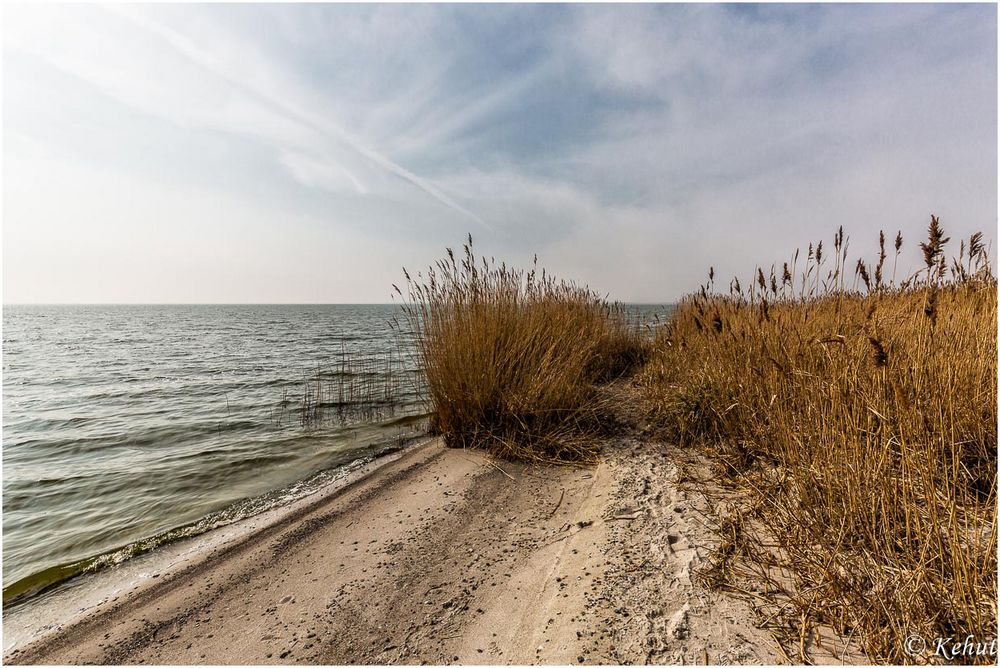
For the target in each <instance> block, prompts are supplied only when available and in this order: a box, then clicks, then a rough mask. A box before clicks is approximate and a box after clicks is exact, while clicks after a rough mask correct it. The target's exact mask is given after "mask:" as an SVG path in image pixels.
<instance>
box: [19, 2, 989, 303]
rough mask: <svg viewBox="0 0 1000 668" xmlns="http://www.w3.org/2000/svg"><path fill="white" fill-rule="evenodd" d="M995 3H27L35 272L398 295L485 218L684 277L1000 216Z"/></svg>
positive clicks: (590, 263) (565, 258) (651, 296)
mask: <svg viewBox="0 0 1000 668" xmlns="http://www.w3.org/2000/svg"><path fill="white" fill-rule="evenodd" d="M996 12H997V9H996V6H995V5H977V6H974V5H965V6H961V5H949V6H943V5H941V6H938V5H906V6H904V5H886V6H860V5H851V6H838V5H813V6H776V5H767V6H751V5H739V6H734V5H728V6H718V5H667V6H651V5H642V6H625V5H617V6H600V5H578V6H554V5H542V6H529V5H508V6H503V5H496V6H484V5H479V6H471V5H469V6H463V5H438V6H415V5H394V6H377V5H368V6H356V5H340V6H337V5H298V6H293V5H246V6H237V5H213V6H196V5H185V6H169V5H155V6H141V7H137V6H121V5H116V6H109V7H92V6H79V5H74V6H65V7H59V8H55V7H49V8H44V7H43V8H39V7H18V6H10V5H7V6H6V7H5V8H4V22H3V190H4V192H3V260H4V266H3V279H4V287H3V298H4V301H5V302H8V303H10V302H384V301H388V299H389V295H390V289H391V284H392V283H393V282H398V281H399V279H400V277H401V267H402V266H404V265H405V266H406V267H408V268H419V267H421V266H426V265H427V264H428V263H430V262H431V261H432V260H433V259H435V258H436V257H438V256H440V255H441V254H442V252H443V249H444V247H445V246H456V245H459V244H460V243H461V241H462V239H463V238H464V236H465V235H466V234H467V233H471V234H472V235H473V238H474V239H475V241H476V245H477V246H478V247H479V248H480V249H481V250H483V251H485V252H486V253H487V254H492V255H496V256H497V257H498V258H499V257H503V258H504V259H506V260H507V261H508V262H509V263H514V264H522V265H523V264H527V263H529V262H530V260H531V257H532V255H533V254H534V253H538V255H539V257H540V261H541V262H542V263H543V264H544V265H545V266H546V267H548V268H549V269H550V270H551V271H553V272H554V273H556V274H557V275H559V276H563V277H566V278H573V279H577V280H579V281H580V282H585V283H589V284H590V285H591V286H592V287H594V288H596V289H598V290H600V291H601V292H604V293H608V294H610V296H611V297H613V298H616V299H621V300H627V301H644V302H662V301H670V300H672V299H674V298H676V297H678V296H679V295H682V294H684V293H686V292H688V291H690V290H693V289H695V288H696V287H697V285H698V284H699V283H700V282H701V281H703V280H704V276H705V273H706V271H707V269H708V267H709V266H710V265H714V266H715V268H716V271H717V273H718V274H720V275H721V276H722V277H725V278H728V277H729V276H732V275H734V274H736V275H740V276H744V277H745V276H746V275H747V274H748V273H749V272H750V271H752V269H753V267H754V266H756V264H757V263H761V264H766V265H769V264H770V263H772V262H780V261H781V260H783V259H785V258H786V257H787V256H789V255H790V254H791V252H792V251H793V250H794V249H795V248H796V247H797V246H804V245H805V244H807V243H808V242H810V241H814V240H816V239H820V238H827V239H829V238H830V237H832V235H833V233H834V231H835V230H836V227H837V226H838V225H841V224H842V225H844V227H845V229H846V231H847V233H848V234H849V235H850V236H851V245H852V246H851V247H852V249H854V250H857V251H859V252H860V251H861V250H866V251H870V250H871V249H872V247H873V245H874V243H875V241H876V239H877V236H878V230H879V228H885V229H886V230H887V231H888V232H889V233H890V234H894V233H895V231H896V230H897V229H901V230H902V231H903V234H904V237H906V238H907V239H908V240H909V241H910V242H911V243H910V244H909V247H910V252H909V254H908V255H907V256H906V262H907V263H909V262H910V261H911V260H912V261H914V262H915V260H916V253H917V251H916V250H915V242H916V241H917V237H918V236H920V234H921V232H922V231H923V229H924V227H925V226H926V223H927V220H928V218H929V215H930V214H931V213H932V212H933V213H937V214H939V215H940V216H941V217H942V222H943V223H944V225H945V228H946V230H947V231H949V232H950V233H951V234H952V236H953V237H955V238H957V237H958V236H967V235H968V234H970V233H971V232H973V231H975V230H979V229H983V230H986V231H987V234H988V236H989V238H990V239H994V238H995V230H996V225H997V65H996V64H997V52H996V45H997V32H996V31H997V15H996Z"/></svg>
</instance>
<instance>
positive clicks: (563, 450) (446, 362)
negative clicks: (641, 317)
mask: <svg viewBox="0 0 1000 668" xmlns="http://www.w3.org/2000/svg"><path fill="white" fill-rule="evenodd" d="M406 276H407V289H406V292H405V294H404V291H403V290H401V289H399V288H396V291H397V293H398V295H399V296H400V297H401V298H402V299H403V309H404V314H405V320H406V322H407V325H408V329H409V330H410V331H412V332H414V333H415V336H416V339H417V350H418V354H419V358H420V362H421V365H422V367H423V369H424V374H425V377H426V382H427V391H428V392H429V395H430V397H429V398H430V402H431V408H432V410H433V413H434V417H433V418H432V429H433V430H435V431H436V432H438V433H440V434H442V435H443V436H444V439H445V443H446V444H447V445H449V446H451V447H482V448H486V449H487V450H488V451H489V452H491V453H492V454H494V455H497V456H500V457H503V458H507V459H520V460H545V461H556V462H569V461H572V462H587V461H593V460H594V459H596V457H597V454H598V452H599V440H598V438H597V436H598V435H599V434H600V433H601V432H602V431H603V430H604V429H606V428H607V427H608V425H609V415H608V411H607V409H608V406H607V405H606V402H605V400H602V399H600V398H599V397H600V393H599V392H598V391H597V385H598V384H600V383H605V382H608V381H611V380H614V379H615V378H618V377H620V376H622V375H623V374H625V373H627V372H628V371H630V370H631V369H632V368H633V367H635V366H636V365H637V364H639V363H641V362H642V361H643V359H644V356H645V352H646V348H645V345H644V343H643V340H642V337H641V335H640V330H639V327H638V323H637V322H632V321H631V320H630V319H629V318H628V317H627V314H626V312H625V310H624V309H623V308H622V307H621V306H618V305H614V304H609V303H608V302H607V301H605V300H604V299H602V298H601V297H600V296H598V295H597V294H595V293H594V292H592V291H590V290H589V289H588V288H586V287H580V286H578V285H575V284H573V283H568V282H565V281H558V280H556V279H555V278H553V277H552V276H551V275H548V274H547V273H546V272H545V270H544V269H541V270H540V269H539V267H538V260H537V257H536V258H535V263H534V266H533V267H532V268H531V270H529V271H527V272H525V271H522V270H516V269H512V268H510V267H508V266H506V264H503V263H501V264H499V265H498V264H497V263H496V262H495V261H493V260H490V261H487V260H486V259H485V258H481V259H480V258H477V257H476V255H475V253H474V250H473V246H472V238H471V237H470V238H469V240H468V242H467V243H466V244H465V245H464V247H463V253H462V254H460V255H459V254H456V253H454V252H453V251H452V250H451V249H448V251H447V257H446V259H443V260H439V261H438V262H437V263H436V264H435V265H434V266H432V267H430V268H429V270H428V271H427V273H426V274H417V276H416V277H412V276H411V275H410V274H406Z"/></svg>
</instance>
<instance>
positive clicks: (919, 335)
mask: <svg viewBox="0 0 1000 668" xmlns="http://www.w3.org/2000/svg"><path fill="white" fill-rule="evenodd" d="M949 242H950V240H949V239H948V238H947V237H946V235H945V233H944V230H943V228H942V227H941V225H940V222H939V221H938V219H937V218H932V220H931V223H930V227H929V229H928V238H927V240H926V241H924V242H922V243H921V249H922V250H923V256H924V263H923V267H922V268H921V269H920V270H919V271H917V272H916V273H915V274H913V275H910V276H908V277H906V278H904V279H900V278H897V275H896V274H897V270H898V269H899V267H898V264H899V262H898V259H899V255H900V252H901V249H902V246H903V239H902V237H901V236H900V235H898V234H897V235H896V237H895V239H893V240H891V241H889V242H888V243H887V239H886V236H885V234H880V235H879V240H878V246H877V249H876V253H875V254H874V255H873V256H872V257H873V258H874V259H873V260H871V259H870V260H869V261H868V262H866V261H865V260H864V259H859V260H856V261H851V260H849V254H848V245H849V243H848V239H847V237H846V236H845V235H844V232H843V229H841V230H839V231H838V232H837V234H836V235H835V237H834V239H833V244H832V249H831V250H829V251H828V250H827V248H825V247H824V245H823V243H822V242H820V243H817V244H815V246H810V247H809V249H808V251H807V252H806V253H805V254H803V256H801V257H800V255H799V253H798V252H796V254H795V255H794V256H793V257H792V258H791V259H790V261H789V262H788V263H784V264H783V265H782V266H781V267H780V268H778V267H777V266H772V267H771V269H770V270H768V271H765V270H764V269H758V270H757V271H756V273H755V275H754V276H753V278H752V280H750V281H747V282H746V283H745V284H741V283H740V282H739V281H738V280H736V279H734V280H733V281H732V282H731V283H730V284H729V285H728V290H726V291H725V292H721V291H719V290H717V289H716V286H715V280H714V279H715V275H714V270H711V271H710V272H709V282H708V283H707V284H706V285H704V286H703V287H702V288H701V289H700V290H699V292H698V293H696V294H694V295H691V296H689V297H687V298H685V299H683V300H682V301H681V303H680V304H678V305H677V308H676V310H675V311H674V312H673V314H672V315H671V317H670V319H669V321H668V322H667V323H665V324H664V325H663V326H660V327H657V328H656V331H655V332H654V334H653V336H642V335H641V334H640V331H639V329H638V327H637V324H636V323H635V322H634V321H631V320H630V319H629V317H628V315H627V311H626V310H625V309H624V308H622V307H621V306H616V305H613V304H609V303H608V302H606V301H605V300H603V299H601V298H600V297H599V296H598V295H597V294H595V293H594V292H592V291H591V290H589V289H588V288H586V287H580V286H578V285H576V284H573V283H567V282H564V281H557V280H556V279H554V278H553V277H552V276H550V275H547V274H546V273H545V271H544V270H542V271H541V272H539V271H538V269H537V260H536V267H535V268H533V269H531V270H530V271H527V272H524V271H520V270H515V269H511V268H509V267H507V266H506V265H505V264H502V263H501V264H499V265H498V264H497V263H496V262H495V261H493V260H490V261H487V260H485V259H477V257H476V256H475V254H474V252H473V248H472V240H471V238H470V239H469V242H468V244H466V245H465V247H464V252H463V254H462V255H461V256H460V257H456V255H455V254H454V253H453V252H452V251H451V250H448V252H447V258H446V259H443V260H441V261H439V262H438V263H437V264H436V265H435V266H434V267H431V268H430V269H429V270H428V271H427V272H426V273H421V274H418V275H416V276H411V275H409V274H407V275H406V278H407V284H406V289H405V291H404V290H402V289H400V288H398V287H397V288H396V290H397V292H398V294H399V295H400V296H401V297H402V298H403V307H404V313H405V319H406V321H407V323H406V325H407V326H406V329H407V330H408V331H410V332H413V333H415V338H416V342H417V346H416V347H417V350H418V355H419V357H420V364H421V366H422V367H423V368H424V371H425V375H426V383H427V390H428V392H429V395H430V396H429V399H430V404H431V408H432V410H433V411H434V413H433V414H434V417H433V423H432V428H433V430H434V431H436V432H437V433H440V434H442V435H443V437H444V439H445V442H446V443H447V444H448V445H450V446H452V447H482V448H486V449H487V450H489V451H490V452H491V453H493V454H495V455H497V456H500V457H503V458H510V459H521V460H533V461H550V462H551V461H558V462H590V461H594V460H595V459H596V458H597V457H598V455H599V452H600V446H601V441H602V438H603V437H604V436H607V435H611V434H614V430H615V428H616V424H617V423H616V419H615V415H616V414H621V412H622V409H623V406H621V405H616V402H623V401H628V402H630V403H632V404H634V403H635V401H636V397H638V402H639V403H640V405H641V413H642V414H643V415H644V416H645V419H646V420H647V421H648V422H649V424H651V425H652V426H653V430H654V433H655V434H656V436H657V438H658V439H659V440H661V441H664V442H670V443H676V444H679V445H681V446H684V447H692V448H696V449H697V450H698V451H699V452H704V453H706V454H708V455H709V459H710V461H712V462H715V464H716V467H717V474H716V475H715V476H713V479H712V480H711V481H710V482H711V485H712V486H713V487H715V488H718V487H719V485H720V484H721V485H722V486H723V487H725V488H726V489H727V490H728V491H727V492H725V499H726V502H727V505H729V506H730V507H733V508H735V510H734V512H731V513H728V514H726V516H725V518H724V521H723V523H722V527H721V528H722V534H723V535H722V539H723V541H722V546H721V547H720V548H719V550H718V551H717V553H716V554H715V555H714V559H713V561H712V565H711V567H710V568H708V569H707V570H705V571H704V572H703V573H702V576H703V577H704V579H705V581H706V582H708V583H709V584H710V585H712V586H716V587H720V588H728V589H730V590H732V591H738V592H741V593H743V594H745V595H749V596H756V597H758V598H759V599H761V601H760V602H762V603H763V606H764V609H769V610H771V612H770V613H769V614H770V616H771V622H770V623H771V625H772V627H773V628H775V629H777V630H778V631H781V632H782V633H783V634H784V637H783V638H782V640H783V641H784V644H785V646H788V647H798V648H800V649H799V651H800V656H798V657H796V660H802V661H805V660H807V658H808V657H807V655H806V650H805V648H806V645H807V642H806V638H807V636H810V634H811V632H812V630H814V629H815V628H818V627H826V628H832V629H833V630H834V631H835V633H836V634H838V635H840V636H841V637H843V638H850V639H851V640H852V641H853V642H854V643H855V644H856V645H860V647H862V648H863V649H864V651H865V652H867V653H868V655H869V656H870V657H871V658H873V659H875V660H882V661H891V662H899V663H909V662H922V661H924V660H925V659H927V658H928V657H927V656H919V655H918V656H911V655H910V654H907V651H906V650H907V648H906V646H905V645H904V640H905V638H907V637H909V636H912V635H920V636H921V637H923V638H925V639H927V640H928V649H927V651H928V652H931V651H933V649H934V647H933V643H930V642H929V641H931V640H932V639H934V638H938V637H944V638H948V637H954V638H958V639H961V640H964V639H965V637H966V636H968V635H972V636H973V637H975V638H977V639H987V640H989V639H992V638H993V636H994V633H995V629H996V623H997V606H996V603H997V576H996V574H997V512H996V511H997V479H996V471H997V338H996V331H997V281H996V277H995V276H994V274H993V272H992V270H991V264H990V260H989V251H988V249H987V248H986V247H985V246H984V244H983V242H982V235H980V234H976V235H974V236H972V237H971V238H970V239H968V240H963V241H961V242H960V244H959V252H958V254H957V256H956V257H953V258H952V259H950V260H948V259H946V258H947V257H948V256H947V254H946V247H947V245H948V244H949ZM887 246H888V247H887ZM626 374H631V377H630V380H629V384H630V385H629V386H630V387H631V388H632V391H630V392H626V393H621V392H603V391H601V385H602V384H603V383H606V382H607V381H610V380H614V379H619V378H621V377H622V376H623V375H626ZM626 396H627V397H628V398H627V399H626V398H625V397H626ZM628 408H629V410H630V411H631V412H632V414H634V413H635V410H634V409H635V406H634V405H630V406H629V407H628ZM967 658H969V659H970V660H971V659H974V658H975V657H967ZM983 658H986V659H990V658H992V657H979V659H983Z"/></svg>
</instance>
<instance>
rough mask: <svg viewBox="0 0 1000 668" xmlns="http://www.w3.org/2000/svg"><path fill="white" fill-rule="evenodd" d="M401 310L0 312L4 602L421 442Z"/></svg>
mask: <svg viewBox="0 0 1000 668" xmlns="http://www.w3.org/2000/svg"><path fill="white" fill-rule="evenodd" d="M632 308H633V309H636V310H637V312H638V313H639V314H640V315H641V316H642V317H643V319H644V320H649V319H650V318H652V317H654V315H655V314H663V313H664V312H665V311H666V310H667V309H664V308H663V307H646V306H642V307H632ZM398 315H399V307H398V306H391V305H274V306H261V305H234V306H219V305H198V306H130V305H129V306H126V305H120V306H5V307H4V310H3V582H4V602H5V603H7V602H10V601H13V600H17V599H19V598H25V597H27V596H29V595H31V594H33V593H36V592H38V591H39V590H42V589H44V588H45V587H48V586H51V585H52V584H54V583H58V582H60V581H63V580H65V579H67V578H69V577H72V576H74V575H77V574H79V573H81V572H86V571H93V570H97V569H100V568H102V567H103V566H105V565H110V564H114V563H118V562H121V561H123V560H125V559H127V558H129V557H131V556H133V555H135V554H138V553H141V552H144V551H147V550H149V549H152V548H153V547H155V546H157V545H159V544H162V543H164V542H167V541H169V540H174V539H176V538H179V537H183V536H189V535H194V534H197V533H201V532H203V531H206V530H208V529H211V528H214V527H216V526H220V525H223V524H227V523H230V522H233V521H235V520H237V519H240V518H243V517H247V516H250V515H253V514H256V513H259V512H261V511H263V510H266V509H268V508H271V507H274V506H276V505H279V504H283V503H288V502H289V501H291V500H294V499H296V498H301V497H302V496H304V495H306V494H309V493H310V492H312V491H314V490H315V489H318V488H319V487H321V486H323V485H324V484H325V483H327V482H328V480H329V476H332V475H334V474H335V472H336V471H337V469H338V467H340V466H343V465H344V464H346V463H349V462H352V461H355V460H357V459H360V458H366V457H372V456H375V455H377V454H379V453H380V452H384V451H388V450H391V449H393V448H395V447H398V443H399V442H400V441H401V440H402V439H403V438H405V437H407V436H411V435H414V434H415V433H417V432H419V430H420V429H422V428H423V424H424V420H423V418H424V417H426V415H425V411H426V408H425V404H424V403H423V402H422V401H421V398H420V396H421V395H420V392H419V389H420V373H419V370H418V369H417V368H416V366H415V361H414V358H413V356H412V354H411V349H410V346H411V344H412V341H411V340H410V339H409V337H408V336H406V334H405V332H404V333H400V332H399V331H398V329H394V328H393V327H391V326H390V321H392V320H393V318H394V316H398Z"/></svg>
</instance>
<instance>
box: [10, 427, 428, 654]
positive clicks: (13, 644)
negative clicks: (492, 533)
mask: <svg viewBox="0 0 1000 668" xmlns="http://www.w3.org/2000/svg"><path fill="white" fill-rule="evenodd" d="M432 438H433V437H431V436H428V435H427V434H418V435H414V436H408V437H405V438H401V439H400V440H399V442H398V443H396V444H386V445H385V446H384V447H382V448H380V449H378V450H377V451H375V452H374V453H370V454H367V455H365V456H363V457H359V458H358V459H356V460H353V461H350V462H347V463H345V464H342V465H340V466H337V467H335V468H332V469H325V470H322V471H318V472H316V473H314V474H312V475H311V476H309V477H307V478H303V479H302V480H299V481H297V482H295V483H292V484H291V485H289V486H287V487H283V488H279V489H276V490H272V491H271V492H268V493H265V494H263V495H261V496H260V497H254V499H258V498H263V497H267V496H271V495H276V496H279V497H280V496H281V495H282V493H283V492H285V491H286V490H288V489H292V488H295V487H298V486H300V485H303V484H305V483H308V482H310V481H313V480H314V479H316V478H318V477H320V476H323V477H325V478H328V479H327V480H325V481H323V482H322V483H321V484H320V485H319V486H317V487H316V488H314V489H311V490H309V491H307V492H306V493H304V494H301V495H300V496H297V497H295V498H292V499H291V500H289V501H285V502H283V503H278V504H276V505H273V506H271V507H268V508H266V509H264V510H262V511H260V512H256V513H254V514H251V515H248V516H245V517H240V518H238V519H235V520H232V521H229V522H225V523H222V524H217V525H215V526H210V527H208V528H205V529H202V530H200V531H197V532H196V533H185V531H186V530H188V529H190V528H193V527H197V526H198V525H200V524H202V523H203V522H205V521H206V520H209V519H211V518H212V517H213V516H215V515H218V514H221V513H223V512H225V511H226V510H227V509H228V508H229V507H228V506H227V508H224V509H221V510H220V511H216V512H213V513H210V514H209V515H207V516H206V517H204V518H202V519H200V520H197V521H195V522H192V523H190V524H188V525H183V526H181V527H177V528H175V529H171V530H168V531H165V532H163V534H158V535H156V536H152V537H149V538H146V539H141V540H138V541H135V542H134V543H130V544H128V545H124V546H121V547H119V548H114V549H113V550H110V551H108V552H106V553H102V554H98V555H94V556H93V557H90V558H87V559H85V560H83V561H82V562H77V563H73V564H67V565H62V566H56V567H54V568H53V569H47V570H54V569H69V568H72V567H75V566H77V565H78V564H92V563H95V562H99V561H100V560H102V559H106V558H108V557H115V556H116V555H118V554H119V553H123V552H128V553H129V554H128V555H127V556H125V557H124V558H122V559H120V560H112V559H108V561H107V562H106V563H105V564H103V565H100V566H98V567H97V568H96V569H94V570H90V569H89V568H79V569H78V570H76V571H75V572H74V573H73V574H71V575H69V576H68V577H65V578H63V579H60V580H58V581H54V582H51V583H48V584H46V585H44V586H42V587H41V588H40V589H38V590H37V591H35V592H33V593H31V594H28V595H26V596H25V595H18V596H16V597H15V598H13V599H12V600H11V601H8V602H5V603H4V605H3V621H4V633H3V652H4V655H5V656H6V655H7V654H8V653H9V652H10V651H11V650H13V649H16V648H18V647H21V646H24V645H25V644H28V643H31V642H34V641H36V640H39V639H40V638H42V637H44V636H46V635H48V634H50V633H53V632H56V631H58V630H59V629H61V628H65V627H67V626H70V625H72V624H73V623H75V622H76V621H78V620H79V618H80V617H81V616H83V615H85V614H87V613H88V612H90V611H91V610H95V609H97V608H99V607H100V606H102V605H104V604H105V603H107V602H108V601H113V600H118V599H119V598H120V597H121V596H127V595H129V594H130V593H132V592H134V591H136V590H137V589H138V588H139V587H141V586H143V585H146V584H149V583H151V582H152V581H153V580H155V579H157V578H159V577H161V575H164V574H166V573H169V572H172V571H175V570H178V569H181V568H183V567H184V565H185V564H187V563H189V562H191V561H192V560H194V559H198V558H200V557H202V556H203V555H204V554H205V553H207V552H209V551H210V550H212V549H217V548H218V546H220V545H228V544H230V543H232V542H233V541H235V540H240V539H245V538H246V537H248V536H251V535H252V534H253V533H254V532H257V531H262V530H265V529H267V528H268V527H270V526H272V525H273V524H275V523H278V522H281V521H282V520H283V519H284V518H285V517H286V516H288V515H290V514H292V513H294V512H296V511H297V510H300V509H301V508H303V507H305V506H308V505H309V504H311V503H315V502H317V501H319V500H322V499H324V498H326V497H327V496H330V495H333V494H337V493H338V492H339V491H340V490H342V489H343V488H344V487H347V486H349V485H351V484H353V483H354V482H357V481H358V480H360V479H362V478H364V477H365V476H367V475H370V474H371V473H372V472H374V471H376V470H377V469H378V468H379V467H380V466H382V465H384V464H387V463H389V462H391V461H394V460H395V459H398V458H399V457H401V456H402V455H403V453H405V452H406V451H407V450H408V449H410V448H416V447H420V445H421V444H423V443H426V442H428V441H430V440H431V439H432ZM250 500H253V499H250ZM244 501H246V500H244ZM238 503H239V502H238ZM173 534H175V535H176V537H173V538H168V539H167V540H164V541H158V540H157V539H159V538H160V537H161V536H169V535H173ZM147 543H151V546H150V547H146V548H142V547H139V548H138V549H137V550H133V549H132V548H134V547H135V546H142V545H144V544H147ZM43 572H44V571H43ZM29 577H34V576H29ZM19 582H20V581H18V582H15V583H12V584H11V585H8V587H13V586H15V585H17V584H18V583H19Z"/></svg>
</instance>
